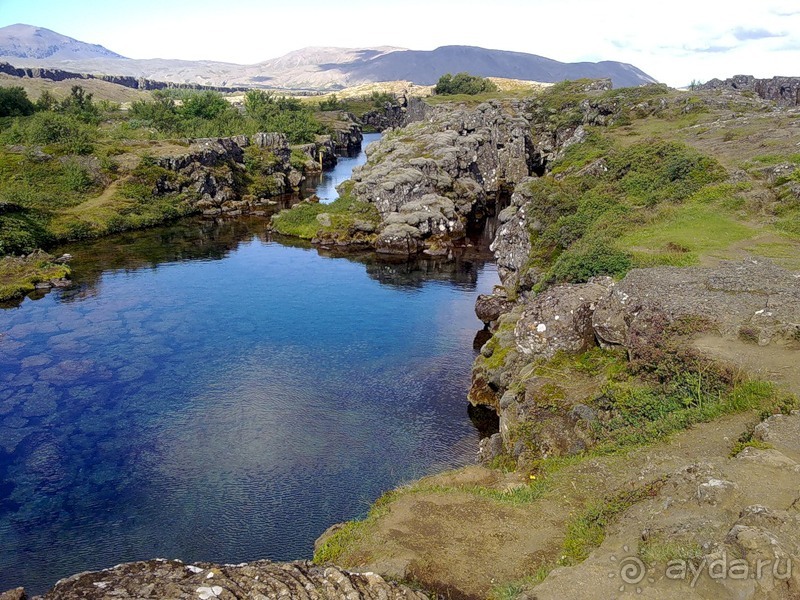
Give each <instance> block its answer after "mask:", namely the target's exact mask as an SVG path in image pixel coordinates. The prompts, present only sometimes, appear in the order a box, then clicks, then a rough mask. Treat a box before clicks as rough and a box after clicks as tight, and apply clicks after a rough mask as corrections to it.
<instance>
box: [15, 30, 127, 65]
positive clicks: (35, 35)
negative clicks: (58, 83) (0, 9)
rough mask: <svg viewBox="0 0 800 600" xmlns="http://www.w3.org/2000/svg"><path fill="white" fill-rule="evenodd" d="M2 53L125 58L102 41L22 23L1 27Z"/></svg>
mask: <svg viewBox="0 0 800 600" xmlns="http://www.w3.org/2000/svg"><path fill="white" fill-rule="evenodd" d="M0 56H3V57H6V58H22V59H34V60H43V59H50V60H84V59H87V58H122V59H124V58H125V57H124V56H121V55H119V54H117V53H116V52H112V51H111V50H109V49H108V48H104V47H103V46H100V45H98V44H87V43H85V42H80V41H78V40H76V39H73V38H71V37H67V36H65V35H61V34H60V33H56V32H55V31H51V30H49V29H45V28H44V27H34V26H32V25H23V24H21V23H18V24H16V25H9V26H8V27H3V28H0Z"/></svg>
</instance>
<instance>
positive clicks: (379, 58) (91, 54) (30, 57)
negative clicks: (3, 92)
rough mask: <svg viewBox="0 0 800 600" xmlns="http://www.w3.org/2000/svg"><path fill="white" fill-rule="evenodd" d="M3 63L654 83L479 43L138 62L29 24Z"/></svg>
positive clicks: (183, 79) (364, 79) (324, 81)
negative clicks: (247, 61)
mask: <svg viewBox="0 0 800 600" xmlns="http://www.w3.org/2000/svg"><path fill="white" fill-rule="evenodd" d="M0 60H3V61H7V62H9V63H12V64H13V65H15V66H20V67H47V68H56V69H63V70H67V71H75V72H82V73H92V74H106V75H125V76H132V77H145V78H148V79H155V80H160V81H169V82H174V83H190V84H201V85H211V86H228V87H232V86H258V87H265V88H277V89H294V90H300V89H306V90H336V89H341V88H344V87H350V86H354V85H360V84H364V83H371V82H378V81H395V80H406V81H411V82H413V83H417V84H420V85H431V84H434V83H436V81H437V80H438V79H439V77H440V76H442V75H444V74H445V73H459V72H462V71H466V72H469V73H471V74H473V75H480V76H484V77H506V78H510V79H524V80H530V81H541V82H555V81H561V80H563V79H579V78H582V77H589V78H600V77H609V78H611V80H612V81H613V83H614V85H615V87H623V86H632V85H640V84H643V83H654V82H655V79H653V78H652V77H650V76H649V75H647V74H646V73H644V72H643V71H641V70H640V69H638V68H636V67H635V66H633V65H630V64H627V63H621V62H616V61H602V62H597V63H593V62H578V63H563V62H559V61H557V60H553V59H550V58H545V57H543V56H538V55H535V54H526V53H523V52H508V51H504V50H488V49H485V48H478V47H475V46H442V47H440V48H436V49H435V50H408V49H405V48H396V47H393V46H381V47H375V48H331V47H309V48H304V49H302V50H296V51H294V52H290V53H289V54H286V55H284V56H281V57H279V58H273V59H271V60H267V61H264V62H260V63H257V64H252V65H239V64H233V63H224V62H215V61H206V60H203V61H187V60H169V59H132V58H126V57H124V56H121V55H120V54H117V53H116V52H113V51H111V50H109V49H107V48H104V47H103V46H100V45H97V44H87V43H85V42H81V41H79V40H76V39H73V38H71V37H68V36H65V35H62V34H60V33H56V32H55V31H51V30H49V29H45V28H42V27H34V26H31V25H22V24H17V25H10V26H7V27H2V28H0Z"/></svg>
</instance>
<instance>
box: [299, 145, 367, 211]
mask: <svg viewBox="0 0 800 600" xmlns="http://www.w3.org/2000/svg"><path fill="white" fill-rule="evenodd" d="M380 137H381V134H380V133H365V134H364V140H363V142H362V144H361V152H359V153H358V154H356V155H355V156H340V157H339V160H338V162H337V163H336V167H334V168H333V169H331V170H330V171H326V172H324V173H323V174H322V176H321V177H320V179H319V182H315V183H316V190H315V193H316V194H317V197H318V198H319V200H320V202H322V203H323V204H328V203H330V202H333V201H334V200H336V198H338V197H339V193H338V192H337V191H336V186H337V185H339V184H340V183H343V182H344V181H346V180H348V179H350V175H351V174H352V172H353V168H354V167H357V166H358V165H363V164H364V163H365V162H366V161H367V155H366V153H365V152H364V149H365V148H366V147H367V146H368V145H369V144H371V143H372V142H375V141H377V140H379V139H380Z"/></svg>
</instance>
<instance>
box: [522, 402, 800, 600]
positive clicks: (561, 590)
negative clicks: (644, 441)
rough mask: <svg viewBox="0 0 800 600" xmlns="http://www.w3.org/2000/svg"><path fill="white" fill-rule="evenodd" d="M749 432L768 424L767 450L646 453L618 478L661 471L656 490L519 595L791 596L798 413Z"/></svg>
mask: <svg viewBox="0 0 800 600" xmlns="http://www.w3.org/2000/svg"><path fill="white" fill-rule="evenodd" d="M756 430H758V431H759V432H768V437H769V441H770V447H769V448H757V447H745V448H744V449H742V450H741V451H739V452H737V453H736V454H735V456H725V455H724V454H722V453H709V451H708V449H707V448H706V447H702V446H703V445H702V444H695V447H694V448H693V451H694V452H695V453H696V454H698V455H699V456H698V457H695V458H694V460H693V461H692V462H684V463H683V464H682V465H681V466H678V467H677V468H675V467H674V466H673V467H672V468H669V469H667V468H666V467H668V466H671V465H674V463H675V462H676V458H677V457H676V456H675V455H676V454H678V453H679V451H678V450H676V449H675V447H674V446H672V447H670V446H666V447H662V448H659V452H658V454H657V455H651V456H648V458H649V459H650V460H648V461H647V465H646V466H644V465H641V464H640V465H637V466H636V467H635V468H634V469H631V470H630V471H629V472H628V477H629V478H630V480H631V481H635V480H637V479H648V478H651V477H652V476H653V474H654V472H656V473H657V472H658V471H662V472H664V471H667V473H666V474H665V480H666V481H665V484H664V485H663V486H662V487H661V488H660V489H659V491H658V493H656V494H654V495H653V497H652V498H649V499H647V500H646V501H644V502H642V503H641V504H639V505H636V506H633V507H632V508H631V509H629V510H628V511H626V513H625V515H624V516H623V517H622V519H621V520H620V522H619V523H617V524H616V525H615V526H614V528H613V530H611V531H609V534H608V535H607V536H606V539H605V541H604V542H603V543H602V545H601V546H600V547H599V548H597V549H595V550H594V551H593V552H592V554H591V556H590V557H589V558H588V559H587V560H586V561H583V562H582V563H581V564H578V565H576V566H574V567H568V568H556V569H555V570H553V571H552V572H551V573H550V575H549V576H548V577H547V579H546V580H545V581H544V582H543V583H542V584H540V585H538V586H536V587H535V588H534V589H533V590H530V591H528V593H527V597H529V598H536V599H537V600H551V599H552V600H556V599H561V598H578V597H580V598H585V599H587V600H594V599H598V600H599V599H605V598H611V597H617V594H618V593H619V592H620V590H623V591H627V592H628V594H622V595H621V596H619V597H626V596H627V595H630V596H631V597H633V596H640V597H642V598H663V599H666V600H689V599H692V600H694V599H697V600H700V599H709V598H714V599H721V600H728V599H730V600H733V599H740V598H764V599H774V600H779V599H780V600H783V599H786V600H790V599H793V598H797V597H798V595H800V559H798V556H800V543H799V542H800V518H798V515H797V511H796V506H797V503H798V496H797V490H798V487H799V486H800V465H799V464H798V463H797V461H796V459H797V457H798V456H797V447H798V443H797V440H798V434H799V433H800V413H799V412H797V411H795V412H793V413H792V414H791V415H775V416H772V417H769V418H768V419H767V420H766V421H764V422H762V423H760V424H759V425H757V426H756ZM712 436H713V433H712ZM709 445H710V444H709ZM697 446H701V447H699V448H698V447H697ZM648 454H650V452H648ZM634 460H635V459H634ZM683 460H686V459H683ZM767 481H768V482H769V485H764V482H767ZM626 565H627V566H626ZM626 569H630V570H626ZM587 582H591V585H586V583H587Z"/></svg>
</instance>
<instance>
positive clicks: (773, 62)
mask: <svg viewBox="0 0 800 600" xmlns="http://www.w3.org/2000/svg"><path fill="white" fill-rule="evenodd" d="M14 23H25V24H28V25H37V26H39V27H46V28H48V29H52V30H54V31H57V32H58V33H62V34H64V35H68V36H70V37H73V38H77V39H79V40H81V41H84V42H90V43H95V44H101V45H103V46H105V47H106V48H108V49H110V50H113V51H114V52H118V53H119V54H122V55H124V56H128V57H130V58H173V59H186V60H198V59H207V60H217V61H223V62H235V63H241V64H251V63H256V62H260V61H263V60H267V59H269V58H275V57H278V56H281V55H283V54H286V53H287V52H290V51H292V50H297V49H300V48H303V47H306V46H338V47H368V46H384V45H387V46H400V47H403V48H411V49H415V50H432V49H434V48H436V47H438V46H444V45H450V44H463V45H470V46H481V47H484V48H494V49H500V50H514V51H518V52H528V53H532V54H539V55H541V56H546V57H548V58H553V59H556V60H560V61H564V62H574V61H598V60H618V61H622V62H626V63H631V64H633V65H635V66H637V67H639V68H640V69H642V70H643V71H645V72H646V73H647V74H649V75H651V76H652V77H654V78H656V79H657V80H659V81H662V82H664V83H668V84H670V85H672V86H684V85H687V84H689V83H690V82H691V81H707V80H709V79H711V78H713V77H719V78H726V77H730V76H732V75H736V74H750V75H755V76H757V77H772V76H773V75H800V2H799V1H798V0H747V1H742V0H728V1H721V0H670V1H669V2H652V1H651V2H648V1H647V0H605V1H604V2H600V1H598V0H547V1H541V0H482V1H480V2H477V1H473V0H460V1H452V0H444V1H438V0H402V1H398V0H371V1H367V0H338V1H332V0H281V1H276V0H260V1H259V0H228V1H227V2H225V1H223V0H191V1H187V0H125V1H117V0H68V1H66V0H0V26H5V25H11V24H14Z"/></svg>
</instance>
